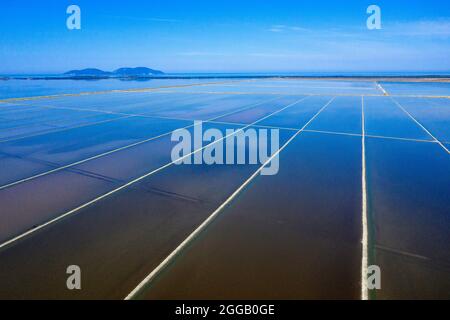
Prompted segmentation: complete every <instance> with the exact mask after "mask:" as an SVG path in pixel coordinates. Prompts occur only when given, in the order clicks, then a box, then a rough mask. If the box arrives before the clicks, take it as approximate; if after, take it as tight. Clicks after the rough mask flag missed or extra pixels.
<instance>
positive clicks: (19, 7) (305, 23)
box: [0, 0, 450, 73]
mask: <svg viewBox="0 0 450 320" xmlns="http://www.w3.org/2000/svg"><path fill="white" fill-rule="evenodd" d="M70 4H76V5H78V6H79V7H80V8H81V30H68V29H67V27H66V19H67V17H68V14H67V13H66V9H67V7H68V6H69V5H70ZM370 4H377V5H378V6H380V8H381V13H382V29H381V30H372V31H370V30H368V29H367V27H366V20H367V17H368V15H367V14H366V9H367V7H368V6H369V5H370ZM0 6H1V7H0V73H59V72H63V71H67V70H70V69H76V68H87V67H98V68H101V69H105V70H112V69H115V68H118V67H122V66H147V67H150V68H155V69H160V70H163V71H165V72H302V71H309V72H310V71H318V72H333V71H349V72H355V71H449V70H450V1H447V0H426V1H423V0H422V1H417V0H415V1H414V0H412V1H411V0H410V1H406V0H385V1H383V0H371V1H366V0H334V1H323V0H295V1H287V0H258V1H254V0H239V1H237V0H226V1H223V0H209V1H199V0H183V1H171V0H166V1H159V0H146V1H137V0H126V1H112V0H111V1H101V0H95V1H94V0H70V1H67V0H39V1H38V0H27V1H24V0H20V1H19V0H2V1H1V2H0Z"/></svg>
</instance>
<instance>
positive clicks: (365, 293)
mask: <svg viewBox="0 0 450 320" xmlns="http://www.w3.org/2000/svg"><path fill="white" fill-rule="evenodd" d="M361 109H362V141H361V144H362V174H361V179H362V240H361V246H362V259H361V260H362V261H361V300H369V291H368V288H367V271H368V263H369V258H368V256H369V254H368V251H369V250H368V242H369V241H368V240H369V236H368V228H367V181H366V139H365V136H366V129H365V116H364V97H361Z"/></svg>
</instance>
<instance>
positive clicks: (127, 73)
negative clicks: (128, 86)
mask: <svg viewBox="0 0 450 320" xmlns="http://www.w3.org/2000/svg"><path fill="white" fill-rule="evenodd" d="M161 74H164V72H162V71H159V70H153V69H150V68H145V67H137V68H119V69H117V70H115V71H113V72H109V71H103V70H100V69H95V68H88V69H82V70H71V71H68V72H66V73H64V75H66V76H72V77H145V76H154V75H161Z"/></svg>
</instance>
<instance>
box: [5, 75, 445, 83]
mask: <svg viewBox="0 0 450 320" xmlns="http://www.w3.org/2000/svg"><path fill="white" fill-rule="evenodd" d="M174 79H290V80H296V79H297V80H302V79H305V80H334V81H339V80H341V81H344V80H347V81H350V80H351V81H384V82H444V83H448V82H450V75H432V74H430V75H420V76H418V75H402V76H399V75H392V76H389V75H388V76H377V75H361V76H357V75H323V76H318V75H251V74H249V75H233V74H223V75H220V74H214V75H208V74H205V75H202V74H196V75H164V76H135V77H133V76H129V77H109V76H0V80H4V81H7V80H91V81H97V80H120V81H148V80H174Z"/></svg>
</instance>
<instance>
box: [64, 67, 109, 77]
mask: <svg viewBox="0 0 450 320" xmlns="http://www.w3.org/2000/svg"><path fill="white" fill-rule="evenodd" d="M64 74H65V75H67V76H75V77H105V76H110V75H112V73H111V72H108V71H103V70H100V69H95V68H88V69H82V70H71V71H68V72H66V73H64Z"/></svg>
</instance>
